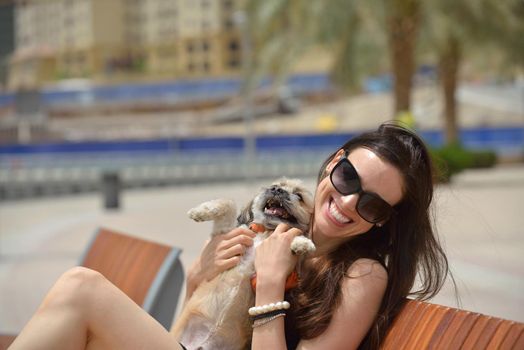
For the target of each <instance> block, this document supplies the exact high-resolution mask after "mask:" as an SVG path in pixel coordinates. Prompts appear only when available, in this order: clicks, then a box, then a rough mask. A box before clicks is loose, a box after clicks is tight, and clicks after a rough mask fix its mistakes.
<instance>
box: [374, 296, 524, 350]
mask: <svg viewBox="0 0 524 350" xmlns="http://www.w3.org/2000/svg"><path fill="white" fill-rule="evenodd" d="M381 349H387V350H396V349H406V350H418V349H442V350H453V349H474V350H477V349H500V350H517V349H518V350H521V349H524V324H523V323H519V322H514V321H509V320H504V319H501V318H496V317H490V316H485V315H482V314H479V313H474V312H469V311H464V310H458V309H454V308H450V307H446V306H442V305H435V304H429V303H426V302H421V301H415V300H408V301H407V302H406V304H405V305H404V306H403V308H402V310H401V311H400V313H399V315H398V316H397V318H396V319H395V320H394V322H393V324H392V325H391V327H390V329H389V331H388V333H387V335H386V338H385V339H384V342H383V344H382V346H381Z"/></svg>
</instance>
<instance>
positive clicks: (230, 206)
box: [187, 199, 236, 222]
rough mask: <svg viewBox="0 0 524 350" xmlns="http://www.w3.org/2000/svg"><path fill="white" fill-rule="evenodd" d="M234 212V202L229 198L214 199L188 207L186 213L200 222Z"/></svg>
mask: <svg viewBox="0 0 524 350" xmlns="http://www.w3.org/2000/svg"><path fill="white" fill-rule="evenodd" d="M235 213H236V205H235V202H233V201H232V200H230V199H215V200H211V201H208V202H204V203H202V204H200V205H199V206H197V207H195V208H192V209H190V210H189V211H188V212H187V215H188V216H189V217H190V218H191V219H193V220H195V221H198V222H200V221H211V220H216V219H219V218H221V217H223V216H225V215H234V214H235Z"/></svg>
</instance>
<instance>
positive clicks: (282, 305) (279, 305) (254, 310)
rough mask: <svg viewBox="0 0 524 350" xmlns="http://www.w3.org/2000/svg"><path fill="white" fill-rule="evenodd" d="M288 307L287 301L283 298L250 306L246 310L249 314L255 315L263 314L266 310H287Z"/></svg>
mask: <svg viewBox="0 0 524 350" xmlns="http://www.w3.org/2000/svg"><path fill="white" fill-rule="evenodd" d="M289 307H290V304H289V302H287V301H285V300H284V301H279V302H276V303H271V304H266V305H260V306H253V307H250V308H249V310H248V313H249V315H250V316H256V315H261V314H265V313H266V312H269V311H276V310H287V309H289Z"/></svg>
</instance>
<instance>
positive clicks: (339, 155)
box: [326, 148, 346, 173]
mask: <svg viewBox="0 0 524 350" xmlns="http://www.w3.org/2000/svg"><path fill="white" fill-rule="evenodd" d="M344 153H346V151H345V150H344V149H343V148H341V149H339V150H338V152H337V153H336V154H335V156H334V157H333V159H331V161H330V162H329V164H328V165H327V166H326V171H327V172H328V173H329V172H330V171H331V170H333V168H334V167H335V165H337V163H338V162H339V161H340V160H341V159H342V157H344Z"/></svg>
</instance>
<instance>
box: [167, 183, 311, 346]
mask: <svg viewBox="0 0 524 350" xmlns="http://www.w3.org/2000/svg"><path fill="white" fill-rule="evenodd" d="M312 211H313V198H312V195H311V193H310V192H309V191H307V190H306V189H305V188H304V186H303V185H302V182H301V181H300V180H295V179H285V178H283V179H281V180H279V181H277V182H275V183H273V184H272V185H271V186H269V187H267V188H263V189H262V190H261V192H260V193H259V194H258V195H257V196H256V197H255V198H254V199H253V200H252V201H251V202H250V203H249V204H248V205H247V206H246V207H245V209H244V210H243V211H242V212H241V213H240V215H239V216H238V217H237V218H236V224H235V217H236V206H235V203H234V202H233V201H231V200H225V199H217V200H213V201H209V202H205V203H203V204H201V205H199V206H198V207H196V208H193V209H191V210H190V211H189V212H188V215H189V217H191V218H192V219H193V220H195V221H210V220H213V231H212V235H219V234H224V233H227V232H229V231H231V230H232V229H233V228H234V227H235V226H237V225H238V226H240V225H246V227H247V225H249V224H251V223H255V224H257V225H259V226H260V225H263V226H262V227H263V228H265V232H263V233H262V234H258V235H257V237H256V238H255V241H254V244H253V246H252V247H250V248H249V249H248V250H247V251H246V252H245V254H244V255H243V256H242V259H241V262H240V263H239V264H238V265H237V266H236V267H234V268H232V269H230V270H227V271H225V272H223V273H221V274H220V275H218V276H217V277H215V278H214V279H213V280H211V281H207V282H203V283H202V284H201V285H200V286H199V287H198V288H197V290H196V291H195V292H194V293H193V295H192V297H191V298H190V299H189V301H188V302H187V304H186V306H185V308H184V310H183V311H182V313H181V315H180V317H179V318H178V320H177V321H176V323H175V325H174V326H173V328H172V329H171V332H172V333H173V334H174V335H175V336H176V337H177V339H178V340H179V341H180V342H181V343H182V344H183V345H184V346H185V347H186V348H187V349H188V350H193V349H202V350H211V349H212V350H217V349H218V350H220V349H224V350H225V349H227V350H235V349H245V348H246V347H247V346H248V345H249V343H250V341H251V333H252V327H251V324H250V320H249V315H248V309H249V308H250V307H251V306H253V305H254V300H255V297H254V293H253V291H252V287H251V277H252V276H253V274H254V272H255V269H254V258H255V254H254V248H255V247H256V246H257V245H258V244H259V243H260V242H261V241H262V240H263V239H265V238H267V237H268V236H269V235H270V234H271V233H272V232H273V230H274V229H275V228H276V226H277V225H278V224H280V223H287V224H289V225H290V226H292V227H296V228H299V229H300V230H302V231H304V232H306V231H307V229H308V226H309V221H310V217H311V214H312ZM291 250H292V251H293V252H294V253H295V254H304V253H307V252H311V251H314V250H315V246H314V244H313V242H311V240H309V239H308V238H306V237H303V236H299V237H296V238H295V239H294V240H293V242H292V244H291Z"/></svg>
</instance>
